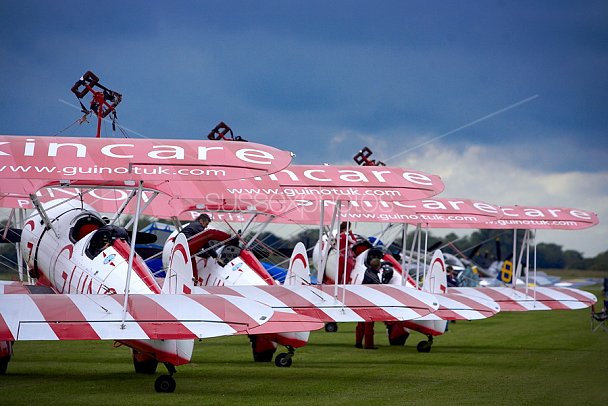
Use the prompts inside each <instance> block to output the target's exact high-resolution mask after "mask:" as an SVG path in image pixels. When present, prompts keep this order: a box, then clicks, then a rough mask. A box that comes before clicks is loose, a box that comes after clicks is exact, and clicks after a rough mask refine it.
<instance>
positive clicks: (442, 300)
mask: <svg viewBox="0 0 608 406" xmlns="http://www.w3.org/2000/svg"><path fill="white" fill-rule="evenodd" d="M450 292H452V289H451V288H450ZM435 296H436V297H437V299H438V300H439V309H438V310H437V311H436V312H435V313H432V314H429V315H428V316H425V317H423V318H422V319H419V320H480V319H485V318H488V317H491V316H494V315H495V314H496V313H498V312H499V311H500V306H499V305H498V303H496V302H495V301H494V300H492V299H489V298H482V297H479V296H465V295H459V294H456V293H448V294H435Z"/></svg>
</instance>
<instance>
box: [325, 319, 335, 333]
mask: <svg viewBox="0 0 608 406" xmlns="http://www.w3.org/2000/svg"><path fill="white" fill-rule="evenodd" d="M325 331H327V332H328V333H336V332H337V331H338V323H334V322H329V323H325Z"/></svg>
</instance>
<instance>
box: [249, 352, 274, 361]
mask: <svg viewBox="0 0 608 406" xmlns="http://www.w3.org/2000/svg"><path fill="white" fill-rule="evenodd" d="M274 352H275V350H272V351H263V352H254V353H253V361H255V362H271V361H272V357H273V356H274Z"/></svg>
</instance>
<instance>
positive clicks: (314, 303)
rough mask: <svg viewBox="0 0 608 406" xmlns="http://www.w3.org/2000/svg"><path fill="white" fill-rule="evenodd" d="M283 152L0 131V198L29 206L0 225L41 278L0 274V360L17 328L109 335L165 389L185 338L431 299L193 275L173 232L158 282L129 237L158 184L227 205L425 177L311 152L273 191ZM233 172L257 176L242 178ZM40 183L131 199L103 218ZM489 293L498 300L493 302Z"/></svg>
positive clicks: (176, 194) (420, 308)
mask: <svg viewBox="0 0 608 406" xmlns="http://www.w3.org/2000/svg"><path fill="white" fill-rule="evenodd" d="M291 156H292V155H291V154H290V153H288V152H285V151H280V150H276V149H274V148H271V147H266V146H262V145H259V144H253V143H243V142H231V143H222V144H218V143H214V142H212V141H211V142H210V141H176V140H155V141H151V140H128V141H123V140H120V141H117V140H111V139H100V138H96V139H83V138H63V137H52V138H49V137H14V136H1V137H0V178H1V179H2V182H1V183H0V204H2V205H3V206H4V207H10V205H14V204H17V205H19V206H18V207H20V206H22V205H23V203H24V201H25V200H29V202H30V203H29V204H31V205H32V206H33V207H34V208H35V211H34V212H33V213H32V214H30V215H29V216H26V217H25V218H23V223H22V224H18V227H14V225H13V224H7V225H6V226H5V228H4V230H2V231H3V232H2V237H3V240H4V241H6V242H9V243H17V244H19V252H20V253H21V256H22V258H23V261H24V262H25V263H26V264H27V272H28V274H29V276H30V277H31V278H33V280H34V281H35V282H36V286H34V287H32V286H26V285H22V284H20V283H3V284H2V285H0V286H1V287H2V294H1V295H0V342H2V346H0V351H1V352H0V361H1V363H2V366H3V370H2V372H5V370H6V367H7V365H8V362H9V360H10V356H11V353H12V348H11V343H12V342H14V341H18V340H114V341H118V342H121V343H123V344H125V345H127V346H129V347H131V348H132V349H133V362H134V365H135V369H136V371H139V372H147V373H150V372H153V371H154V370H155V369H156V363H158V362H161V363H163V364H164V365H165V366H166V367H167V370H168V372H169V374H168V375H161V376H159V377H158V378H157V379H156V381H155V389H156V390H157V391H159V392H172V391H174V390H175V387H176V384H175V380H174V378H173V374H174V373H175V367H176V366H178V365H181V364H184V363H186V362H189V361H190V358H191V355H192V348H193V343H194V339H200V338H206V337H214V336H220V335H233V334H248V335H253V334H275V333H289V332H301V331H311V330H314V329H317V328H320V327H322V325H323V323H324V322H327V321H332V322H343V321H373V320H376V321H403V320H410V319H416V318H420V317H425V316H427V315H428V314H430V313H433V312H436V311H438V309H439V304H438V301H437V298H436V297H435V296H434V295H431V294H428V293H425V292H420V291H415V290H412V289H406V288H403V287H400V286H378V287H367V286H354V285H343V286H339V285H335V286H332V287H329V288H328V287H327V286H306V285H300V286H230V287H227V286H205V287H198V286H194V281H193V273H192V267H191V264H190V261H191V256H190V253H189V247H188V244H187V243H184V241H183V239H180V238H177V239H176V240H175V241H174V242H173V246H172V248H171V251H170V258H171V259H170V264H169V269H168V270H167V272H168V275H167V277H166V279H165V282H164V283H163V285H162V286H160V285H159V284H158V283H157V281H156V280H155V279H154V278H153V275H152V273H151V271H150V269H149V268H148V267H147V266H146V264H145V263H144V262H143V261H142V260H141V258H140V257H139V256H138V254H137V253H136V252H135V244H136V241H137V239H138V238H145V237H143V236H140V235H138V233H137V232H136V230H137V226H138V219H139V216H140V215H141V213H142V212H143V211H144V209H145V208H146V207H148V206H150V205H151V202H152V201H153V200H154V198H155V197H158V196H160V195H166V196H168V197H169V201H168V203H167V204H164V205H163V206H162V210H164V211H165V212H167V213H168V214H169V215H170V216H174V215H175V214H176V213H179V212H180V211H181V210H182V209H183V207H184V205H185V204H186V203H184V202H191V201H192V200H193V199H194V200H196V201H198V205H201V206H202V207H203V208H205V207H212V206H213V205H214V204H218V202H221V203H222V204H225V203H226V201H227V200H230V199H232V200H235V201H236V203H235V204H234V205H235V207H240V206H239V205H241V204H244V203H243V202H246V205H248V206H249V205H254V206H255V205H260V204H262V202H261V201H260V199H261V197H263V198H264V202H268V201H269V199H268V196H269V195H271V197H272V199H270V201H272V202H279V204H282V203H281V202H282V201H283V200H284V196H285V195H289V194H293V195H296V196H297V195H299V194H309V193H313V194H314V193H319V194H325V193H327V195H333V196H342V194H343V193H349V194H353V195H356V194H357V193H359V192H357V187H355V186H348V187H345V186H344V182H347V184H348V185H351V184H353V183H355V182H356V183H358V184H363V187H365V188H366V190H377V191H380V192H381V193H385V192H386V191H387V190H392V191H393V192H399V193H401V192H400V190H399V188H400V187H402V189H403V190H404V191H407V190H410V189H412V188H411V186H412V185H420V186H421V187H423V188H424V187H427V186H428V184H429V182H430V179H429V178H428V177H427V176H425V175H421V174H416V173H413V172H405V171H403V170H394V171H391V170H388V171H370V172H368V173H366V172H362V171H358V170H355V169H353V168H326V167H324V166H319V167H313V166H311V167H306V168H304V169H302V171H301V172H300V173H299V174H300V175H301V176H302V177H303V178H307V179H311V180H313V181H314V182H318V183H319V184H318V185H316V186H315V187H314V188H313V187H309V188H307V189H306V190H299V191H297V190H296V191H295V193H293V192H294V186H296V185H297V181H296V178H294V176H295V174H296V172H293V171H292V172H291V174H290V175H289V176H290V178H291V181H290V182H291V183H292V184H291V185H290V188H289V189H285V188H282V189H280V190H277V191H276V195H275V194H274V193H269V192H268V190H270V189H267V188H264V186H269V185H268V182H269V180H268V179H270V181H272V178H271V175H272V174H273V173H274V172H277V171H279V170H284V168H285V167H286V166H287V165H288V164H289V162H290V160H291ZM292 175H293V176H292ZM366 176H367V181H365V180H364V177H366ZM389 181H390V182H391V185H390V186H388V184H389ZM395 182H396V183H395ZM400 182H401V183H400ZM425 184H426V185H425ZM237 185H238V186H239V187H240V188H243V187H245V186H251V185H254V186H255V188H249V189H248V190H247V191H245V192H244V191H243V190H239V191H238V192H237V191H235V190H236V189H235V186H237ZM376 185H380V186H378V187H377V188H376V189H374V187H375V186H376ZM47 187H54V188H67V187H71V188H74V187H76V188H79V189H80V190H81V191H87V190H92V189H108V190H110V189H112V190H115V189H120V190H123V191H127V192H126V193H127V194H128V197H127V199H126V200H125V201H124V202H123V203H122V204H121V205H120V207H118V210H117V214H119V213H123V212H124V213H126V212H128V210H129V207H131V210H132V213H133V214H134V222H133V224H132V231H131V232H127V231H126V229H125V228H122V227H119V226H117V225H116V224H115V220H116V217H114V219H104V218H103V217H102V216H101V215H100V214H99V212H98V211H97V210H95V209H94V208H93V206H91V205H89V204H88V203H86V202H85V201H84V200H85V198H84V195H85V193H84V192H82V193H81V194H80V195H79V198H77V199H68V200H65V199H63V200H59V201H57V200H56V201H50V202H41V201H40V199H39V198H38V196H37V192H38V191H39V190H41V189H42V188H47ZM428 187H429V188H430V186H428ZM287 190H289V192H286V191H287ZM412 190H418V189H415V188H414V189H412ZM315 191H316V192H315ZM408 193H410V192H409V191H408ZM414 193H415V192H414ZM144 195H145V196H147V197H146V199H147V200H146V201H144V200H143V197H144ZM187 204H190V203H187ZM269 204H270V203H269ZM133 206H135V207H134V208H133ZM158 210H161V208H159V209H158ZM11 217H12V216H11ZM19 230H20V231H19ZM486 305H487V306H488V307H489V308H490V309H491V308H492V307H494V309H493V310H492V311H491V313H492V314H493V313H495V312H496V311H497V306H495V305H494V304H493V302H491V301H486Z"/></svg>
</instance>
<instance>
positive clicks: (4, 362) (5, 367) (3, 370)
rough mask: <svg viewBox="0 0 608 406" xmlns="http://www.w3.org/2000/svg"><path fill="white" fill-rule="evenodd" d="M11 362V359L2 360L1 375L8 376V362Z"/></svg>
mask: <svg viewBox="0 0 608 406" xmlns="http://www.w3.org/2000/svg"><path fill="white" fill-rule="evenodd" d="M10 360H11V357H4V358H0V375H4V374H6V369H7V368H8V362H9V361H10Z"/></svg>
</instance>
